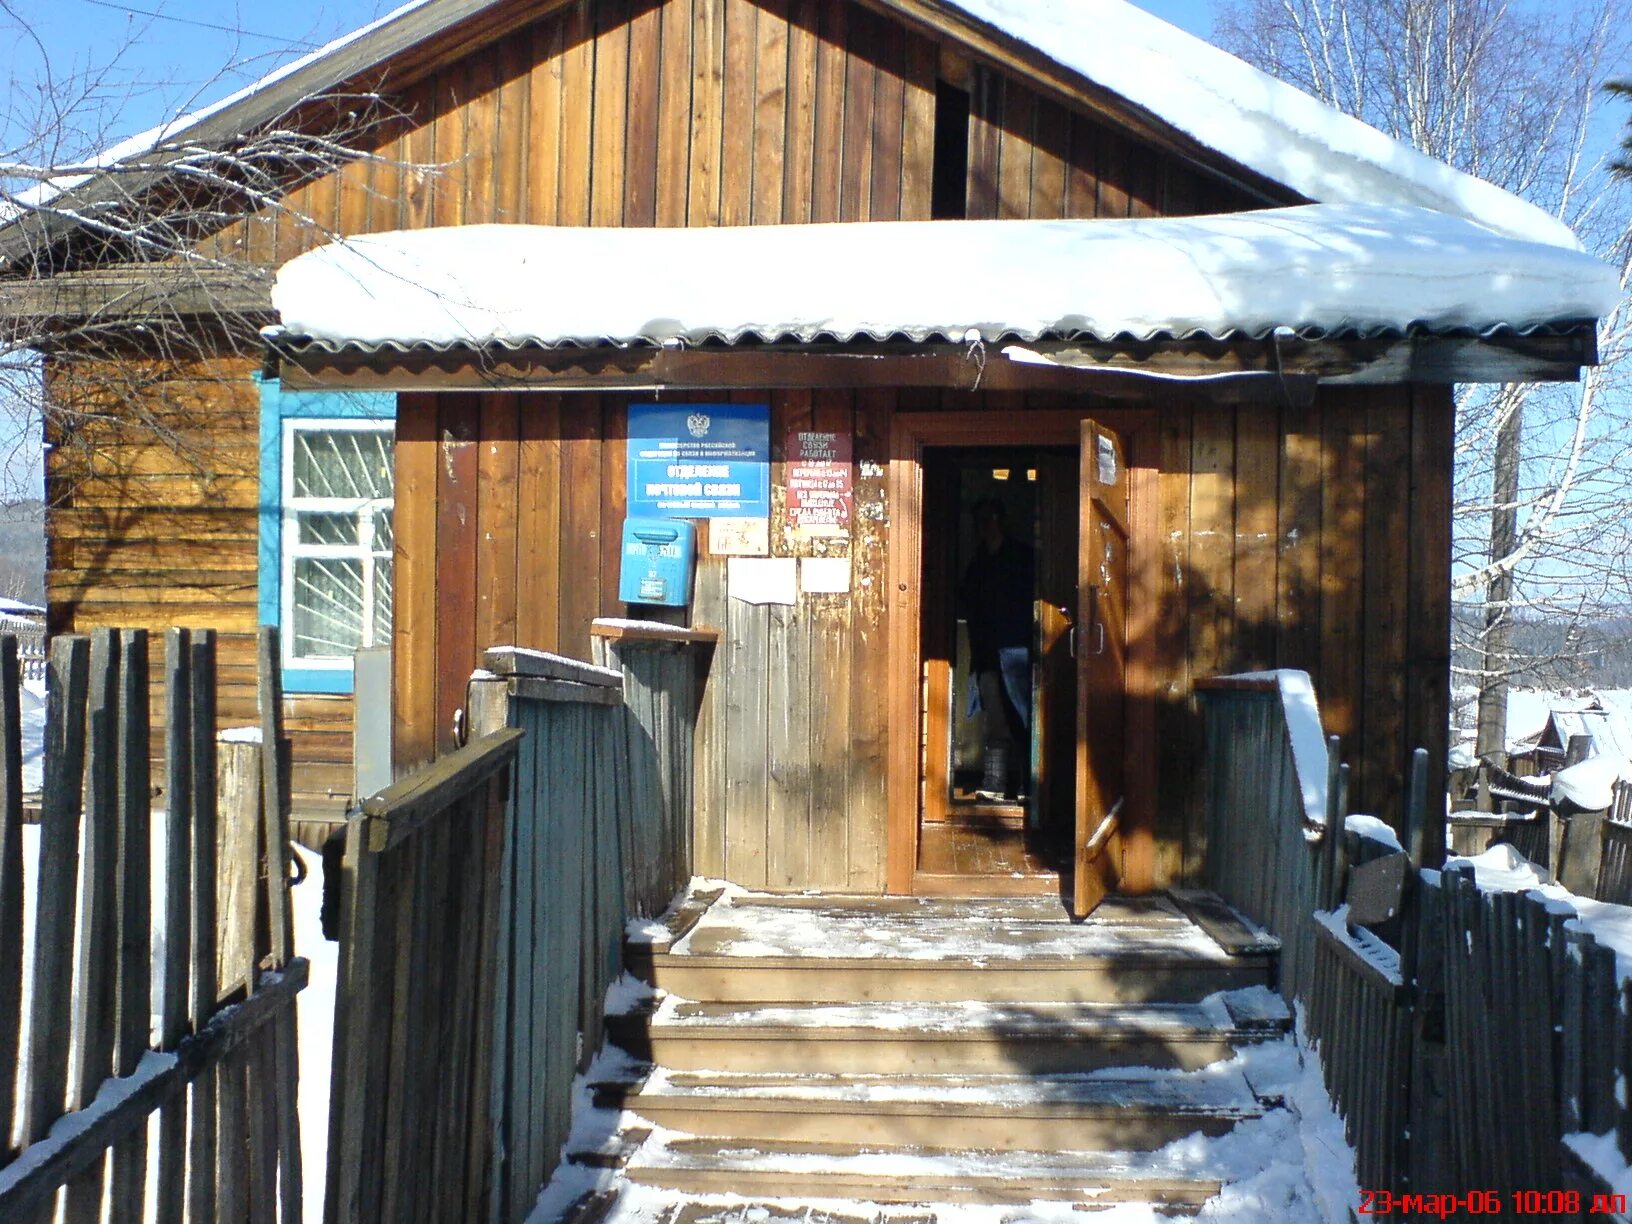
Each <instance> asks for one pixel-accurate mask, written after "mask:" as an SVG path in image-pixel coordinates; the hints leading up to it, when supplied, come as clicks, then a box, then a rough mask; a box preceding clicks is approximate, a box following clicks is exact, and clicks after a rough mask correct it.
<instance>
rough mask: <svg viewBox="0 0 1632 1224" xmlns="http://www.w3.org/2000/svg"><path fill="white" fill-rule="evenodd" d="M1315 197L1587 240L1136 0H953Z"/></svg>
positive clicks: (1517, 234) (1548, 239)
mask: <svg viewBox="0 0 1632 1224" xmlns="http://www.w3.org/2000/svg"><path fill="white" fill-rule="evenodd" d="M948 2H949V3H950V5H951V6H952V7H955V8H958V9H961V10H962V11H963V12H965V13H967V14H969V15H970V16H971V17H974V18H976V19H977V20H980V21H984V22H986V23H987V24H988V25H992V26H995V27H997V28H998V29H1000V30H1002V31H1003V32H1004V33H1006V34H1008V35H1010V36H1011V37H1014V38H1017V39H1019V40H1020V41H1021V42H1023V43H1026V44H1028V45H1029V46H1031V47H1033V48H1034V49H1035V50H1037V51H1040V52H1042V54H1044V55H1046V56H1047V57H1048V58H1049V59H1051V60H1054V61H1055V62H1056V63H1058V64H1060V65H1062V66H1064V67H1066V68H1070V69H1072V70H1073V71H1076V72H1080V73H1081V74H1082V75H1083V76H1085V77H1087V78H1088V79H1089V80H1091V81H1093V82H1094V83H1095V84H1097V85H1101V86H1103V87H1105V88H1106V89H1108V90H1110V91H1111V92H1112V93H1114V94H1118V95H1120V96H1121V97H1123V98H1125V99H1127V100H1128V101H1129V102H1131V103H1133V104H1134V105H1135V106H1138V107H1140V108H1142V109H1144V110H1146V111H1149V112H1150V113H1151V114H1153V115H1155V116H1156V117H1158V118H1159V119H1162V120H1164V121H1165V122H1167V123H1168V124H1170V125H1172V126H1173V127H1175V128H1178V129H1179V130H1180V131H1182V132H1185V133H1187V134H1188V135H1190V136H1191V137H1193V138H1194V139H1195V140H1197V141H1198V142H1200V143H1201V144H1203V145H1205V146H1207V147H1208V148H1211V149H1216V150H1217V151H1218V152H1220V153H1222V154H1224V155H1225V156H1226V157H1228V158H1230V159H1231V160H1232V161H1235V162H1238V163H1240V164H1241V165H1243V166H1246V167H1247V168H1249V169H1251V170H1255V171H1257V172H1258V173H1259V174H1261V175H1263V176H1264V177H1265V178H1268V179H1271V180H1273V181H1275V182H1277V183H1282V184H1285V185H1286V186H1287V187H1290V188H1291V189H1292V190H1294V191H1296V192H1298V193H1299V194H1301V195H1304V196H1306V197H1308V198H1309V199H1311V200H1315V201H1319V202H1322V203H1333V204H1342V203H1350V204H1362V203H1369V204H1404V205H1416V206H1418V207H1422V208H1432V209H1435V210H1437V211H1439V212H1446V213H1451V214H1453V215H1456V216H1460V217H1466V218H1469V219H1470V220H1474V221H1478V222H1480V223H1482V224H1484V225H1487V226H1489V227H1490V228H1492V229H1494V230H1497V231H1498V232H1500V233H1503V234H1507V235H1508V236H1510V237H1514V238H1524V239H1527V240H1529V241H1531V242H1543V243H1548V244H1551V245H1555V246H1564V247H1572V248H1575V249H1579V248H1580V243H1579V241H1578V240H1577V239H1576V237H1575V235H1574V234H1573V233H1572V232H1571V231H1570V229H1569V227H1568V226H1566V225H1565V224H1564V223H1563V222H1562V221H1559V220H1558V219H1557V218H1556V217H1553V216H1550V215H1549V214H1547V213H1546V212H1543V211H1542V210H1541V209H1539V208H1537V207H1536V206H1535V205H1533V204H1530V203H1528V202H1526V201H1524V200H1521V199H1520V198H1519V197H1518V196H1515V195H1513V194H1512V193H1510V192H1507V191H1504V190H1502V189H1501V188H1500V187H1497V186H1494V185H1493V184H1491V183H1487V182H1485V181H1484V180H1483V179H1477V178H1474V177H1473V176H1472V175H1468V174H1463V173H1462V172H1461V171H1459V170H1454V169H1452V168H1451V167H1450V166H1448V165H1446V164H1445V163H1444V162H1441V161H1439V160H1437V159H1435V158H1432V157H1428V156H1427V155H1426V154H1423V153H1419V152H1418V151H1417V150H1416V149H1413V148H1412V147H1411V146H1409V145H1407V144H1405V143H1403V142H1402V141H1398V140H1395V139H1394V138H1393V137H1391V136H1387V135H1384V134H1383V133H1382V132H1380V131H1378V130H1377V129H1376V128H1374V127H1372V126H1370V125H1369V124H1366V123H1362V122H1361V121H1360V120H1358V119H1355V118H1353V117H1351V116H1349V115H1345V114H1344V113H1342V112H1341V111H1338V110H1335V109H1333V108H1332V107H1330V106H1328V105H1326V104H1325V103H1324V102H1321V101H1319V100H1317V99H1315V98H1313V97H1311V96H1310V95H1309V94H1306V93H1304V92H1303V91H1302V90H1300V89H1297V88H1296V87H1294V86H1291V85H1288V84H1286V83H1285V82H1284V81H1278V80H1276V79H1275V78H1274V77H1272V76H1270V75H1269V74H1268V73H1265V72H1261V71H1259V70H1258V69H1257V68H1254V67H1252V66H1251V65H1250V64H1248V63H1246V62H1245V61H1244V60H1241V59H1238V58H1236V57H1235V56H1233V55H1231V54H1230V53H1229V52H1227V51H1224V50H1221V49H1220V48H1218V47H1215V46H1213V45H1212V44H1211V43H1208V42H1206V41H1204V40H1202V39H1200V38H1197V37H1195V36H1194V35H1193V34H1189V33H1187V32H1185V31H1184V30H1181V29H1179V28H1178V27H1177V26H1173V25H1170V24H1168V23H1167V22H1165V21H1163V20H1161V19H1160V18H1158V17H1155V16H1152V15H1151V14H1150V13H1147V12H1145V11H1144V10H1142V9H1139V8H1137V7H1135V6H1134V5H1132V4H1129V3H1127V0H948Z"/></svg>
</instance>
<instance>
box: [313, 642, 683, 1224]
mask: <svg viewBox="0 0 1632 1224" xmlns="http://www.w3.org/2000/svg"><path fill="white" fill-rule="evenodd" d="M648 628H650V627H644V626H641V625H638V624H631V623H628V622H619V623H617V624H615V625H609V626H604V627H603V629H604V633H603V634H602V636H601V638H600V639H599V640H598V643H597V647H596V649H597V659H598V661H599V662H601V663H603V664H608V666H596V665H593V664H589V663H584V662H580V661H578V660H575V659H567V658H563V657H561V656H557V655H550V654H545V653H542V652H537V651H529V650H521V649H517V648H515V647H506V648H502V649H497V650H494V651H492V652H490V653H489V655H488V657H487V670H486V672H485V673H479V674H478V676H477V677H475V678H474V679H473V680H472V682H471V688H470V696H469V702H468V708H467V711H466V725H468V726H469V727H470V728H471V729H472V732H473V734H475V735H478V736H480V738H478V739H475V740H474V741H473V742H471V743H470V744H468V745H467V746H466V747H463V748H460V749H459V750H457V751H456V752H453V753H451V754H450V755H448V756H445V757H443V758H442V759H441V760H439V761H437V762H436V763H435V764H434V765H432V766H430V767H428V768H427V769H424V770H422V771H420V772H419V773H417V774H415V775H413V776H411V777H408V778H404V779H402V780H401V781H399V782H398V783H397V784H396V785H394V786H392V787H391V788H389V789H388V790H386V791H384V792H382V793H381V794H380V795H378V796H376V797H375V798H374V799H371V800H369V801H367V802H366V803H365V804H364V807H363V812H362V813H361V815H359V816H358V817H356V818H354V819H353V821H352V822H351V824H350V826H349V827H348V829H347V846H346V878H347V896H346V906H345V910H346V929H345V936H344V938H343V939H342V941H341V942H342V947H341V969H340V978H341V985H340V998H339V1001H338V1006H337V1009H336V1023H335V1052H334V1068H335V1075H334V1087H333V1093H332V1096H331V1112H330V1119H329V1135H330V1141H329V1147H330V1161H329V1182H328V1186H327V1198H326V1200H325V1211H324V1216H325V1220H326V1221H327V1222H328V1224H349V1222H352V1221H359V1222H360V1221H365V1220H366V1221H371V1222H372V1221H376V1220H378V1221H387V1222H391V1224H394V1222H395V1221H399V1220H413V1219H425V1218H436V1219H464V1220H470V1221H477V1220H489V1221H494V1222H495V1224H511V1222H513V1221H514V1222H519V1221H521V1220H523V1219H525V1218H526V1216H527V1215H528V1213H529V1212H530V1210H531V1208H532V1205H533V1203H534V1201H535V1199H536V1198H537V1195H538V1191H539V1188H540V1187H541V1186H542V1185H543V1184H544V1182H545V1181H547V1180H548V1178H549V1176H550V1174H551V1173H552V1172H553V1170H554V1163H555V1161H556V1160H557V1158H558V1156H559V1152H560V1150H561V1145H562V1143H563V1141H564V1140H565V1139H566V1137H567V1133H568V1130H569V1128H570V1125H571V1114H572V1083H573V1079H574V1076H575V1075H576V1074H577V1073H578V1072H579V1071H580V1070H582V1069H583V1068H584V1067H585V1066H587V1060H588V1059H589V1058H590V1057H591V1056H592V1055H593V1053H594V1051H595V1049H596V1048H597V1047H598V1046H599V1044H600V1038H601V1031H602V1025H603V1016H602V1007H603V1006H604V999H605V995H606V991H607V988H608V987H609V986H610V985H611V983H612V981H613V980H614V978H615V977H616V976H617V975H618V974H619V973H620V972H621V971H622V950H623V939H624V932H625V927H626V925H627V923H628V920H629V919H630V918H631V917H632V916H636V915H652V914H656V913H658V912H661V911H662V910H663V909H664V908H665V907H666V906H667V905H668V903H669V902H670V900H671V899H672V898H673V896H674V895H675V893H676V892H677V891H678V890H679V889H680V888H681V887H683V886H684V884H685V882H686V881H687V880H688V879H689V877H690V872H691V848H690V837H691V832H690V831H691V824H692V812H691V767H692V739H693V736H694V734H695V728H696V721H697V709H698V706H699V704H700V697H699V694H700V691H701V685H702V675H703V672H702V670H701V668H700V667H699V654H700V653H701V652H703V651H706V650H707V649H711V647H712V637H711V636H710V635H708V634H706V633H702V632H699V631H694V630H678V631H677V630H674V629H673V628H672V627H670V626H658V627H656V628H655V629H651V631H650V632H647V629H648Z"/></svg>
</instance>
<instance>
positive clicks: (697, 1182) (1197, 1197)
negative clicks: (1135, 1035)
mask: <svg viewBox="0 0 1632 1224" xmlns="http://www.w3.org/2000/svg"><path fill="white" fill-rule="evenodd" d="M654 1138H655V1137H654ZM624 1172H625V1175H626V1176H627V1177H628V1178H629V1180H631V1181H634V1182H637V1183H640V1184H642V1185H647V1186H656V1187H660V1188H662V1189H666V1190H676V1191H684V1192H686V1193H689V1194H733V1195H744V1196H753V1195H765V1196H767V1197H775V1198H783V1199H788V1198H820V1199H853V1200H856V1201H859V1202H867V1203H980V1204H989V1205H990V1204H1000V1205H1010V1204H1027V1203H1032V1202H1037V1201H1041V1202H1059V1203H1071V1204H1074V1205H1082V1206H1090V1207H1092V1206H1098V1207H1111V1206H1114V1205H1115V1204H1118V1203H1151V1204H1156V1205H1159V1206H1163V1207H1175V1208H1196V1207H1200V1206H1201V1205H1202V1204H1203V1203H1205V1202H1206V1201H1207V1199H1209V1198H1210V1197H1212V1196H1213V1195H1215V1194H1217V1193H1218V1191H1219V1187H1220V1185H1221V1182H1220V1180H1219V1179H1218V1178H1217V1177H1207V1176H1197V1175H1196V1174H1195V1173H1192V1172H1190V1171H1188V1170H1186V1169H1183V1168H1181V1167H1179V1165H1178V1163H1177V1162H1169V1161H1163V1160H1161V1159H1159V1158H1151V1159H1148V1160H1140V1161H1132V1162H1130V1161H1128V1160H1127V1159H1126V1158H1124V1157H1122V1156H1120V1155H1103V1154H1100V1153H1096V1152H1087V1151H1064V1152H1023V1153H1021V1152H1007V1153H990V1152H961V1153H946V1152H940V1151H927V1150H923V1149H915V1148H900V1147H881V1148H867V1147H863V1146H861V1145H857V1144H820V1143H786V1144H776V1145H769V1144H762V1143H738V1142H733V1141H730V1140H717V1139H700V1138H671V1139H667V1140H661V1141H648V1142H647V1143H646V1144H645V1145H643V1146H642V1147H641V1149H640V1151H638V1152H636V1153H635V1155H634V1156H633V1157H632V1158H631V1159H630V1161H629V1164H628V1165H627V1166H626V1168H625V1170H624Z"/></svg>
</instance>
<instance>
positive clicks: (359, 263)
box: [268, 204, 1620, 353]
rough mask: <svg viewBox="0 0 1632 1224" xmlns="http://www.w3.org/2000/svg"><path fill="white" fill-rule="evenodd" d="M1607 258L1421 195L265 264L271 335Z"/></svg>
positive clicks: (1443, 301)
mask: <svg viewBox="0 0 1632 1224" xmlns="http://www.w3.org/2000/svg"><path fill="white" fill-rule="evenodd" d="M1619 292H1620V290H1619V286H1618V284H1617V281H1616V277H1615V274H1614V272H1613V271H1611V270H1610V269H1609V268H1608V267H1607V266H1605V265H1604V264H1602V263H1600V262H1599V261H1597V260H1595V259H1593V258H1591V257H1590V256H1587V255H1584V254H1581V253H1579V252H1576V251H1570V250H1566V249H1564V248H1562V247H1558V246H1550V245H1545V244H1541V243H1532V242H1524V241H1518V240H1515V239H1511V238H1504V237H1501V236H1499V235H1497V234H1495V233H1493V232H1491V231H1490V230H1487V229H1485V228H1483V227H1481V226H1478V225H1475V224H1473V223H1471V222H1469V221H1465V220H1462V219H1459V218H1455V217H1451V216H1447V215H1445V214H1443V213H1435V212H1430V211H1428V210H1425V209H1419V208H1399V207H1385V206H1377V205H1330V204H1326V205H1306V206H1302V207H1297V208H1286V209H1272V210H1265V211H1261V212H1248V213H1236V214H1231V215H1227V216H1215V217H1188V218H1161V219H1155V220H1116V221H932V222H877V223H868V224H848V225H846V224H839V225H783V226H758V227H742V228H717V229H565V228H554V227H543V226H498V225H487V226H467V227H461V228H456V229H428V230H417V231H407V232H398V233H387V234H374V235H367V236H362V237H357V238H352V239H348V240H346V241H343V242H338V243H334V244H331V245H329V246H326V247H322V248H320V249H318V250H315V251H312V252H309V253H307V254H305V255H302V256H300V257H299V258H297V259H295V260H293V261H292V262H290V263H288V264H286V265H284V267H283V268H282V269H281V270H280V271H279V273H278V278H277V284H276V286H275V287H274V289H273V292H272V300H273V304H274V305H275V306H276V308H277V310H278V313H279V316H280V319H281V327H277V328H273V329H269V332H268V338H269V340H271V341H272V342H273V343H274V344H276V345H277V347H279V348H280V349H282V350H283V351H285V352H290V353H298V352H300V351H303V350H305V349H311V348H316V349H320V350H324V351H328V352H340V351H342V350H347V349H352V350H362V351H376V350H378V349H381V348H393V349H399V350H404V351H406V350H411V349H419V348H431V349H439V350H446V349H451V348H466V347H477V348H494V347H497V348H526V347H538V346H543V347H595V346H601V345H609V344H610V345H618V346H638V345H664V344H671V345H672V344H683V345H700V344H710V343H726V344H736V343H741V342H749V343H754V342H764V343H777V342H795V343H803V344H813V343H822V342H836V343H851V342H857V341H862V340H880V341H882V340H892V339H893V340H901V339H905V340H909V341H913V342H920V343H921V342H929V341H951V342H959V343H961V342H966V341H972V340H973V339H975V338H977V337H978V338H979V339H981V340H984V341H986V342H988V343H990V342H994V341H999V340H1018V341H1022V342H1029V341H1035V340H1044V339H1051V340H1052V339H1059V340H1097V341H1110V340H1121V339H1129V338H1131V339H1135V340H1150V339H1164V338H1193V337H1198V336H1208V337H1212V338H1214V339H1226V338H1239V337H1262V336H1265V335H1267V334H1269V333H1271V332H1273V331H1275V330H1276V329H1283V328H1291V329H1293V330H1294V331H1295V332H1297V333H1298V334H1301V335H1305V336H1323V335H1343V336H1350V335H1358V336H1371V335H1379V334H1381V335H1388V334H1421V333H1430V334H1438V333H1457V334H1478V335H1483V334H1488V333H1491V332H1493V331H1503V330H1512V331H1529V330H1534V329H1536V328H1541V327H1548V326H1556V325H1572V324H1573V325H1579V324H1581V323H1583V322H1586V321H1590V320H1593V319H1596V318H1598V317H1599V316H1600V315H1602V314H1603V313H1605V312H1607V311H1608V310H1609V309H1611V308H1612V307H1613V305H1614V304H1615V302H1616V301H1617V300H1618V296H1619Z"/></svg>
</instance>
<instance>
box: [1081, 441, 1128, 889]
mask: <svg viewBox="0 0 1632 1224" xmlns="http://www.w3.org/2000/svg"><path fill="white" fill-rule="evenodd" d="M1126 455H1127V451H1126V449H1125V448H1124V447H1123V445H1122V439H1121V438H1119V437H1118V436H1117V435H1116V434H1114V433H1112V432H1111V431H1110V430H1108V429H1106V428H1105V427H1104V426H1103V425H1100V424H1099V423H1098V422H1097V421H1092V420H1085V421H1083V423H1082V451H1081V458H1080V461H1079V462H1080V465H1081V467H1080V473H1079V479H1080V481H1081V486H1082V494H1081V501H1080V509H1079V514H1080V516H1081V519H1080V529H1079V533H1078V536H1077V638H1076V645H1077V771H1076V772H1077V820H1076V856H1075V857H1076V879H1075V895H1074V898H1073V901H1074V904H1073V908H1074V909H1075V911H1076V914H1077V916H1078V917H1079V918H1085V917H1087V916H1088V915H1089V914H1090V913H1092V912H1093V911H1094V909H1095V908H1096V907H1097V906H1098V905H1099V903H1100V902H1101V901H1103V900H1104V899H1105V897H1106V894H1108V893H1110V892H1111V891H1112V890H1114V889H1115V888H1116V887H1117V885H1118V884H1119V883H1120V881H1121V876H1122V839H1121V836H1120V828H1119V820H1120V817H1121V815H1122V810H1123V785H1122V782H1123V779H1122V757H1123V722H1124V710H1125V702H1124V699H1123V698H1124V694H1125V691H1126V678H1127V673H1126V666H1127V638H1126V634H1127V607H1128V466H1127V462H1126Z"/></svg>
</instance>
